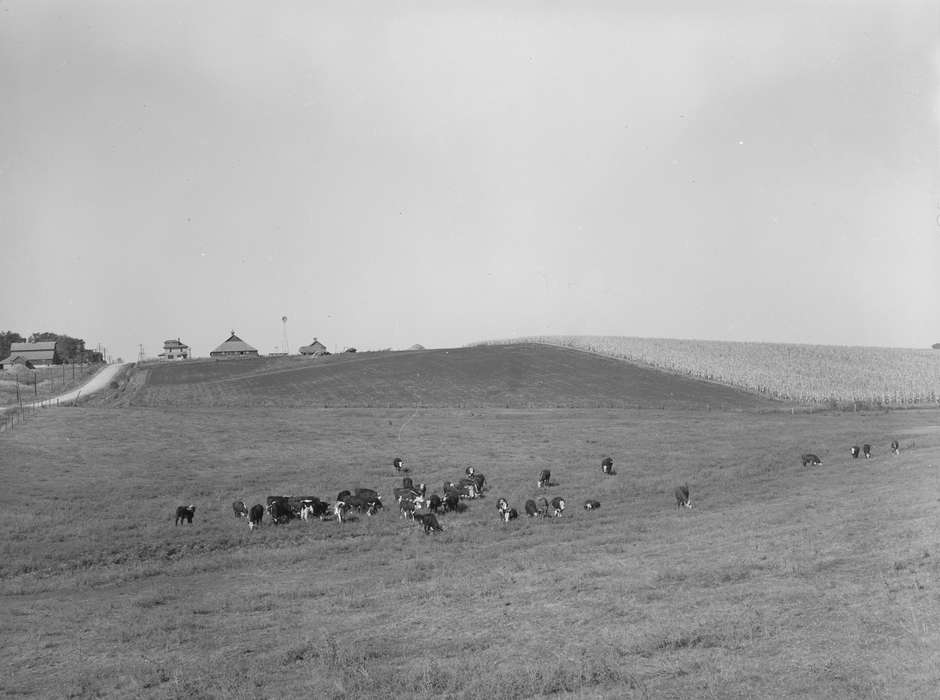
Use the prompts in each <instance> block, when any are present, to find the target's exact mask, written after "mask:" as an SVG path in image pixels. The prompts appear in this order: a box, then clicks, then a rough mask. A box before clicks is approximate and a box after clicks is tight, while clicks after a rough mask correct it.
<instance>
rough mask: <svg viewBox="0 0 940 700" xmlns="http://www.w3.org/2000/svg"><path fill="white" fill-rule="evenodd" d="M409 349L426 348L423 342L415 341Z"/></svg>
mask: <svg viewBox="0 0 940 700" xmlns="http://www.w3.org/2000/svg"><path fill="white" fill-rule="evenodd" d="M408 349H409V350H424V346H423V345H422V344H421V343H415V344H414V345H412V346H411V347H410V348H408Z"/></svg>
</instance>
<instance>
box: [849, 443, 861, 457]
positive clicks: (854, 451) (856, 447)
mask: <svg viewBox="0 0 940 700" xmlns="http://www.w3.org/2000/svg"><path fill="white" fill-rule="evenodd" d="M849 451H850V452H851V453H852V459H858V453H859V449H858V445H853V446H852V449H851V450H849Z"/></svg>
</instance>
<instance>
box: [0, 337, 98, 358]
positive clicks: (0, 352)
mask: <svg viewBox="0 0 940 700" xmlns="http://www.w3.org/2000/svg"><path fill="white" fill-rule="evenodd" d="M50 340H54V341H55V343H56V350H57V355H58V360H59V362H68V363H75V362H90V363H94V362H103V361H104V357H103V355H102V353H100V352H98V351H97V350H89V349H88V348H86V347H85V340H84V339H83V338H73V337H72V336H70V335H65V334H64V333H53V332H50V331H43V332H42V333H33V334H32V335H31V336H29V338H28V339H27V338H24V337H23V336H21V335H20V334H19V333H17V332H16V331H0V359H3V358H5V357H9V356H10V348H11V347H12V345H13V343H25V342H30V343H41V342H48V341H50ZM83 353H84V354H83Z"/></svg>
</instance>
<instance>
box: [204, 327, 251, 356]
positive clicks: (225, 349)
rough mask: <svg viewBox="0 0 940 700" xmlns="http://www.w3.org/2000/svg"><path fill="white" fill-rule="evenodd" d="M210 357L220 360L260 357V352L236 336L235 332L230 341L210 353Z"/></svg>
mask: <svg viewBox="0 0 940 700" xmlns="http://www.w3.org/2000/svg"><path fill="white" fill-rule="evenodd" d="M209 357H215V358H218V359H227V358H238V357H258V351H257V350H256V349H255V348H253V347H251V346H250V345H249V344H248V343H246V342H245V341H244V340H242V339H241V338H239V337H238V336H237V335H235V331H232V335H231V336H230V337H229V339H228V340H226V341H225V342H224V343H222V344H221V345H220V346H219V347H217V348H216V349H215V350H213V351H212V352H210V353H209Z"/></svg>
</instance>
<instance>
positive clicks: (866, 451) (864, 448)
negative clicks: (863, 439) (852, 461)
mask: <svg viewBox="0 0 940 700" xmlns="http://www.w3.org/2000/svg"><path fill="white" fill-rule="evenodd" d="M862 453H863V454H864V455H865V459H871V445H869V444H867V443H866V444H864V445H862Z"/></svg>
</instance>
